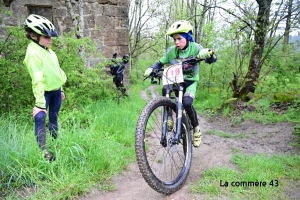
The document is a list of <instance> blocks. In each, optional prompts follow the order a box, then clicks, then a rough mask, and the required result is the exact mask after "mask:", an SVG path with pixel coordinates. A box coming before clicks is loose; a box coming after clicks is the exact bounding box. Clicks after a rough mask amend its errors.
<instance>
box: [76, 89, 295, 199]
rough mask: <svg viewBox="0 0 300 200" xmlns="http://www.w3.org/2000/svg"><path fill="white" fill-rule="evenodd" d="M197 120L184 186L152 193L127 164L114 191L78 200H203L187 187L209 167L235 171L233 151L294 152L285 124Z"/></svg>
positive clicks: (289, 128)
mask: <svg viewBox="0 0 300 200" xmlns="http://www.w3.org/2000/svg"><path fill="white" fill-rule="evenodd" d="M155 87H156V86H150V87H149V88H148V89H149V90H150V91H151V94H152V98H153V97H155V96H156V94H155V92H154V88H155ZM141 95H142V97H143V98H145V99H146V100H149V97H147V95H146V91H142V92H141ZM198 117H199V121H200V125H201V128H202V132H203V144H202V145H201V147H200V148H194V149H193V161H192V167H191V170H190V173H189V176H188V179H187V181H186V184H185V185H184V187H183V188H182V189H181V190H179V191H177V192H176V193H174V194H171V195H168V196H166V195H163V194H160V193H157V192H155V191H154V190H153V189H152V188H150V187H149V186H148V184H147V183H146V182H145V181H144V179H143V177H142V175H141V173H140V171H139V168H138V165H137V163H131V164H130V165H129V167H128V170H126V171H124V172H123V174H120V175H118V176H116V177H115V178H113V179H112V180H111V181H112V183H113V184H114V185H115V188H116V190H115V191H109V192H103V191H98V190H92V191H90V192H89V193H88V194H86V195H85V196H84V197H81V198H79V199H80V200H140V199H143V200H191V199H206V197H205V195H193V194H192V193H191V192H190V191H189V185H190V184H191V183H196V182H197V181H198V180H200V179H201V178H202V176H203V172H204V171H205V170H207V169H209V168H212V167H218V166H223V167H224V166H228V167H231V168H235V166H234V165H233V164H232V163H231V162H230V157H231V156H232V155H233V153H234V151H240V152H241V153H244V154H251V155H252V154H256V153H265V154H273V153H276V154H281V153H282V154H283V153H292V152H293V151H295V150H294V149H293V147H291V146H289V142H290V141H291V140H292V137H293V136H292V131H293V126H292V125H290V124H288V123H279V124H278V123H277V124H274V125H265V126H264V125H261V124H258V123H254V122H245V123H242V124H239V125H237V126H232V124H231V123H230V122H229V121H226V120H222V119H209V120H206V119H204V118H203V117H201V116H198ZM208 130H216V131H223V132H225V133H229V132H230V133H236V134H241V133H244V134H248V135H249V137H245V138H241V139H232V138H222V137H219V136H216V135H211V134H205V133H206V132H207V131H208ZM288 195H289V196H290V197H299V196H298V195H300V193H299V192H298V193H296V194H294V191H290V194H288Z"/></svg>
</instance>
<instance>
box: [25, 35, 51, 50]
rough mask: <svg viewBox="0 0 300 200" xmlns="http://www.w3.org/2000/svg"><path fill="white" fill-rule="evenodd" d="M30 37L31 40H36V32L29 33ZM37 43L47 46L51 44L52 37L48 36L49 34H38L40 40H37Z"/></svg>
mask: <svg viewBox="0 0 300 200" xmlns="http://www.w3.org/2000/svg"><path fill="white" fill-rule="evenodd" d="M30 37H31V38H32V39H33V40H37V37H38V36H37V34H35V33H31V34H30ZM39 44H40V45H42V46H45V47H47V48H49V47H50V46H51V44H52V38H51V37H49V36H44V35H41V36H40V41H39Z"/></svg>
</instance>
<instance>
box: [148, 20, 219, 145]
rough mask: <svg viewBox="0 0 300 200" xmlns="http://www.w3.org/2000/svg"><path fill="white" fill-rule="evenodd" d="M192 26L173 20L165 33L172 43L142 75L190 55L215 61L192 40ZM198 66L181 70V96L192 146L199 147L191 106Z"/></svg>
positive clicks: (199, 139) (198, 132) (215, 59)
mask: <svg viewBox="0 0 300 200" xmlns="http://www.w3.org/2000/svg"><path fill="white" fill-rule="evenodd" d="M192 34H193V27H192V25H191V24H190V22H188V21H186V20H180V21H177V22H174V23H173V24H172V25H171V27H170V28H169V29H168V31H167V33H166V35H169V36H170V37H172V39H173V40H174V45H173V46H172V47H170V48H169V49H168V50H167V51H166V53H165V54H164V56H163V57H161V58H160V60H159V61H158V62H157V63H155V64H154V65H152V66H151V67H149V68H148V69H147V70H146V71H145V73H144V76H145V77H146V76H149V75H150V74H151V73H152V72H153V70H154V69H160V68H162V67H163V66H164V65H165V64H176V63H178V62H181V61H183V60H184V59H185V58H188V57H190V56H197V57H198V58H201V59H205V62H206V63H209V64H211V63H213V62H216V61H217V57H216V55H215V54H212V51H211V50H209V49H204V48H203V47H202V46H201V45H200V44H198V43H196V42H194V39H193V37H192ZM198 72H199V66H198V64H197V65H195V66H192V68H191V69H188V70H183V78H184V87H185V89H184V96H183V102H182V103H183V106H184V109H185V110H186V112H187V114H188V116H189V118H190V119H191V122H192V126H193V128H194V131H193V133H194V134H193V145H194V147H199V146H200V144H201V142H202V136H201V130H200V127H199V122H198V118H197V113H196V110H195V108H194V107H193V101H194V99H195V96H196V91H197V84H198V81H199V75H198ZM162 93H163V96H164V95H165V94H166V88H165V87H163V91H162ZM173 123H174V122H173V121H172V120H171V118H170V119H168V121H167V124H168V130H172V127H173Z"/></svg>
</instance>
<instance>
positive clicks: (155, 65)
mask: <svg viewBox="0 0 300 200" xmlns="http://www.w3.org/2000/svg"><path fill="white" fill-rule="evenodd" d="M163 66H164V65H163V64H162V63H161V62H159V61H158V62H156V63H154V65H152V66H151V68H153V69H161V68H162V67H163Z"/></svg>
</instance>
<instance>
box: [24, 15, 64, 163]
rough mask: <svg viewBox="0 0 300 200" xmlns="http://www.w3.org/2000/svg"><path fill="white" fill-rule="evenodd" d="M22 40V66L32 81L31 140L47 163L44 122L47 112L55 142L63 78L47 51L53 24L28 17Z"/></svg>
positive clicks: (32, 16) (62, 95)
mask: <svg viewBox="0 0 300 200" xmlns="http://www.w3.org/2000/svg"><path fill="white" fill-rule="evenodd" d="M24 28H25V31H26V37H27V38H28V39H29V40H31V42H30V43H29V44H28V46H27V51H26V56H25V59H24V64H25V66H26V67H27V69H28V72H29V74H30V77H31V79H32V91H33V95H34V97H35V106H34V107H33V110H32V116H33V118H34V122H35V136H36V140H37V142H38V144H39V147H40V148H41V149H42V150H43V152H44V157H45V158H46V159H48V160H49V161H53V160H54V156H53V155H52V154H51V153H50V152H49V151H48V150H47V148H46V130H45V120H46V114H47V109H48V117H49V127H48V128H49V131H50V134H51V136H52V137H53V138H54V139H56V138H57V130H58V123H57V118H58V112H59V110H60V106H61V103H62V100H63V99H65V94H64V92H63V90H62V85H63V84H64V83H65V82H66V80H67V77H66V75H65V73H64V71H63V70H62V69H61V68H60V66H59V62H58V59H57V57H56V54H55V53H54V51H52V50H51V43H52V38H51V37H58V33H57V31H56V29H55V27H54V26H53V24H52V23H51V22H50V21H49V20H48V19H46V18H45V17H43V16H39V15H35V14H32V15H30V16H29V17H28V18H27V19H26V20H25V22H24Z"/></svg>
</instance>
